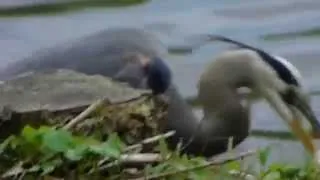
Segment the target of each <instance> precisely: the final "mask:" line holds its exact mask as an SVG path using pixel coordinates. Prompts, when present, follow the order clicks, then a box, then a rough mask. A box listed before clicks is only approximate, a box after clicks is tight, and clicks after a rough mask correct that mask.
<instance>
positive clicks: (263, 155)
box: [259, 146, 271, 166]
mask: <svg viewBox="0 0 320 180" xmlns="http://www.w3.org/2000/svg"><path fill="white" fill-rule="evenodd" d="M270 151H271V147H270V146H268V147H266V148H264V149H262V150H260V152H259V161H260V164H261V165H262V166H265V165H266V163H267V160H268V157H269V154H270Z"/></svg>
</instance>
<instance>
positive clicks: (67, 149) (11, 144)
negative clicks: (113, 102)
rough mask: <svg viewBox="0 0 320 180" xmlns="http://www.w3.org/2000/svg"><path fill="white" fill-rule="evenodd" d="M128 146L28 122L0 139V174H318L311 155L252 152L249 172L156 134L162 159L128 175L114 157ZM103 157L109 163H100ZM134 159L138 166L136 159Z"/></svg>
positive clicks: (308, 178) (298, 178)
mask: <svg viewBox="0 0 320 180" xmlns="http://www.w3.org/2000/svg"><path fill="white" fill-rule="evenodd" d="M128 147H129V146H128V145H126V144H125V143H124V142H123V141H122V140H121V139H120V137H119V136H118V135H117V134H115V133H113V134H110V136H109V137H108V138H107V140H105V141H99V140H97V139H93V138H92V137H86V136H80V135H77V136H75V135H72V133H71V132H69V131H67V130H63V129H56V128H52V127H48V126H41V127H39V128H32V127H31V126H28V125H27V126H25V128H24V129H23V130H22V131H21V133H20V134H19V135H15V136H10V137H8V138H7V139H6V140H5V141H3V142H2V144H0V159H1V161H0V167H1V170H0V173H1V177H2V178H12V177H17V178H21V179H22V178H31V179H32V178H35V177H43V178H45V179H47V178H49V179H55V178H61V177H63V178H68V179H70V178H72V176H73V178H74V177H75V176H76V177H77V178H80V179H83V178H85V179H86V178H89V177H95V179H105V178H108V179H129V176H134V177H135V179H144V178H146V177H147V178H148V179H195V180H198V179H199V180H201V179H207V178H208V177H210V178H219V179H221V178H223V179H239V178H240V175H239V174H243V173H245V174H246V176H249V175H250V176H251V177H254V178H255V179H258V180H289V179H290V180H317V179H318V178H319V177H320V176H319V172H320V171H319V169H318V167H317V165H315V164H314V163H313V161H312V160H310V159H306V165H305V166H303V167H295V166H291V165H288V164H279V163H271V164H270V163H269V165H267V164H268V157H269V154H270V152H271V151H272V149H271V147H267V148H264V149H260V150H258V151H256V152H255V155H256V159H257V161H258V165H257V166H258V169H259V170H258V171H256V172H250V174H249V173H248V172H246V171H247V170H249V169H246V168H245V167H243V165H242V164H243V162H241V161H239V159H241V158H231V159H229V160H222V161H207V160H205V159H204V158H203V157H191V156H188V155H185V154H181V153H180V152H179V151H178V150H175V151H171V150H169V149H168V147H167V145H166V142H165V140H164V139H161V138H160V139H159V141H158V145H156V146H155V149H156V150H157V151H158V152H159V153H160V157H161V158H160V159H161V160H157V161H154V162H153V163H148V162H145V163H142V164H140V166H141V165H142V167H140V168H138V167H137V168H136V172H135V173H133V174H131V175H130V174H129V175H128V174H126V171H124V170H125V169H126V168H124V166H123V164H122V163H123V162H124V160H122V161H119V158H120V157H122V155H123V153H124V152H126V153H129V151H128ZM131 149H132V148H131ZM135 151H136V150H135ZM134 153H135V152H131V153H129V154H134ZM240 156H241V157H244V156H246V155H239V157H240ZM102 159H105V163H107V165H108V166H106V165H105V164H104V163H101V162H102V161H101V160H102ZM135 163H136V166H137V164H138V165H139V163H138V162H137V161H135ZM140 163H141V162H140ZM101 165H103V166H101ZM102 167H105V168H102ZM131 168H132V167H131ZM102 171H105V172H102ZM231 172H233V173H231Z"/></svg>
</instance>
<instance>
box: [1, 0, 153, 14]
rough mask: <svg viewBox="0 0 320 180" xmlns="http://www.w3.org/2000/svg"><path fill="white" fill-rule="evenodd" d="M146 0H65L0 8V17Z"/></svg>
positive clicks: (136, 2)
mask: <svg viewBox="0 0 320 180" xmlns="http://www.w3.org/2000/svg"><path fill="white" fill-rule="evenodd" d="M144 2H147V0H67V1H63V2H56V3H43V4H33V5H26V6H19V7H8V8H0V17H8V16H30V15H52V14H56V13H63V12H69V11H75V10H81V9H84V8H99V7H100V8H102V7H123V6H131V5H137V4H141V3H144Z"/></svg>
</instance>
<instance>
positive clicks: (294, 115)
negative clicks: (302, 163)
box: [264, 89, 320, 155]
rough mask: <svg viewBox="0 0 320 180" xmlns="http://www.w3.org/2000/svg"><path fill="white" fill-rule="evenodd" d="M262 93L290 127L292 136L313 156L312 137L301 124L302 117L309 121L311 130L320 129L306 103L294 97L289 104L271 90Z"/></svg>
mask: <svg viewBox="0 0 320 180" xmlns="http://www.w3.org/2000/svg"><path fill="white" fill-rule="evenodd" d="M264 91H265V95H266V99H267V101H268V102H269V103H270V104H271V106H272V107H273V108H274V110H275V111H277V112H278V114H279V115H280V116H281V118H282V119H283V120H284V121H285V122H286V124H287V125H288V126H289V127H290V129H291V130H292V132H293V134H294V135H295V136H296V137H297V138H298V139H299V140H300V141H301V143H302V144H303V146H304V148H305V149H306V150H307V151H308V152H310V153H311V154H312V155H315V153H316V148H315V145H314V143H313V141H312V135H311V134H310V133H308V132H307V131H306V130H305V129H304V128H303V126H302V124H301V118H302V117H301V115H302V116H303V117H304V118H305V119H307V120H308V121H309V123H310V124H311V126H312V127H313V130H319V129H320V128H319V127H320V126H318V125H319V122H318V121H317V119H316V117H315V115H314V114H313V112H312V110H311V108H310V106H309V105H308V103H307V102H305V101H303V100H302V99H301V98H298V97H296V95H294V96H292V97H290V98H291V101H290V104H289V103H288V102H287V101H286V99H284V98H283V97H282V96H280V94H279V93H278V92H276V91H274V90H271V89H267V90H264ZM298 102H301V104H303V105H298V104H299V103H298ZM300 106H301V107H300ZM302 107H303V108H302ZM299 114H300V115H299Z"/></svg>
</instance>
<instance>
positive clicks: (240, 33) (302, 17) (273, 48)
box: [0, 0, 320, 163]
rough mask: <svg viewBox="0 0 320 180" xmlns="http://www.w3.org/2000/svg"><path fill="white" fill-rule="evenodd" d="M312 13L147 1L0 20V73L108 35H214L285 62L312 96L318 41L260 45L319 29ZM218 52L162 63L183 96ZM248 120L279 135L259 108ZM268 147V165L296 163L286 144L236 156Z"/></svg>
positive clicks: (290, 2)
mask: <svg viewBox="0 0 320 180" xmlns="http://www.w3.org/2000/svg"><path fill="white" fill-rule="evenodd" d="M0 5H1V3H0ZM319 10H320V1H319V2H318V1H315V0H281V1H279V0H269V1H265V2H261V1H254V0H241V1H240V0H224V1H219V0H203V1H196V0H153V1H151V2H150V3H147V4H143V5H139V6H134V7H125V8H114V9H103V8H99V9H86V10H82V11H77V12H69V13H66V14H59V15H55V16H32V17H12V18H1V19H0V49H2V51H1V56H0V57H1V58H0V67H3V66H4V65H6V64H7V63H8V62H12V61H17V60H20V59H21V58H23V57H25V56H29V55H30V54H31V53H32V52H33V51H35V50H38V49H41V48H44V47H50V46H52V45H54V44H57V43H61V42H64V41H68V40H71V39H74V38H78V37H82V36H85V35H89V34H92V33H95V32H98V31H100V30H102V29H106V28H109V27H119V26H132V27H145V28H146V29H149V30H151V31H153V32H155V33H156V34H157V35H158V36H159V37H160V38H161V40H163V41H164V43H165V44H168V45H172V44H182V43H185V42H184V41H182V39H183V38H185V37H189V36H192V35H194V34H201V33H217V34H222V35H226V36H228V37H230V38H234V39H237V40H240V41H243V42H246V43H250V44H252V45H254V46H257V47H261V48H263V49H265V50H267V51H269V52H273V53H274V54H278V55H281V56H283V57H285V58H287V59H289V60H290V61H291V62H292V63H293V64H294V65H296V66H297V68H298V69H299V70H301V73H302V75H303V76H304V84H305V85H306V87H307V88H308V89H310V90H320V81H319V80H318V79H317V77H319V75H320V74H319V73H320V61H319V57H320V46H319V43H320V38H316V37H314V36H313V37H312V38H308V37H304V38H291V39H287V40H281V41H265V40H264V39H263V38H262V37H263V36H264V35H268V34H272V33H285V32H291V31H301V30H308V29H312V28H319V26H320V24H319V19H320V11H319ZM319 37H320V36H319ZM226 47H227V46H226V45H223V44H222V43H219V44H210V45H206V46H204V47H202V48H201V49H199V50H198V51H197V52H196V53H194V54H191V55H187V56H171V57H170V58H169V59H167V61H168V63H169V64H170V66H171V67H172V69H173V71H174V74H175V79H174V80H175V82H176V83H177V84H178V86H179V89H180V90H181V92H182V93H183V95H185V96H192V95H194V94H195V92H196V83H197V80H198V78H199V74H200V73H201V71H202V69H203V68H204V66H205V65H206V63H208V61H210V60H211V59H212V58H213V57H214V55H215V54H216V53H218V52H221V51H222V50H223V49H224V48H226ZM312 104H313V108H314V110H315V111H316V114H317V115H318V117H320V111H319V108H320V99H319V97H313V99H312ZM253 119H254V120H253V121H252V128H254V129H270V130H287V127H286V126H285V125H284V123H283V122H281V121H280V120H279V118H278V116H277V115H275V114H274V113H273V111H272V110H271V109H269V107H268V105H266V104H263V103H259V104H257V106H255V107H254V111H253ZM270 143H272V144H277V148H276V150H275V151H274V153H273V154H272V160H274V161H285V162H287V161H290V162H292V161H294V162H296V163H299V162H301V160H302V156H301V155H302V154H303V149H302V146H301V145H300V144H297V143H296V142H294V141H284V140H279V139H272V140H270V139H262V138H255V137H251V138H248V140H247V141H246V142H245V143H244V144H243V145H241V146H240V147H239V149H248V148H255V147H257V146H265V145H267V144H270ZM279 152H280V153H279ZM283 152H287V153H283ZM292 156H294V158H293V157H292Z"/></svg>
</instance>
